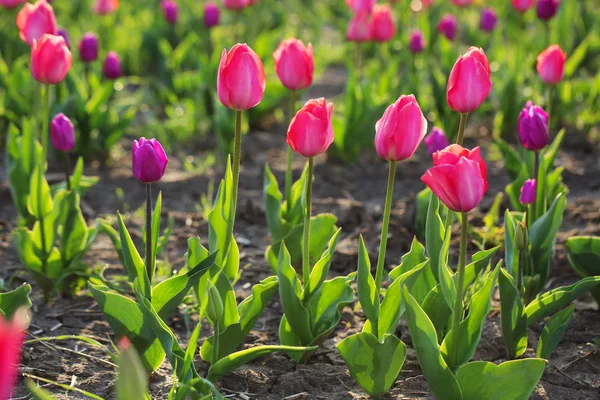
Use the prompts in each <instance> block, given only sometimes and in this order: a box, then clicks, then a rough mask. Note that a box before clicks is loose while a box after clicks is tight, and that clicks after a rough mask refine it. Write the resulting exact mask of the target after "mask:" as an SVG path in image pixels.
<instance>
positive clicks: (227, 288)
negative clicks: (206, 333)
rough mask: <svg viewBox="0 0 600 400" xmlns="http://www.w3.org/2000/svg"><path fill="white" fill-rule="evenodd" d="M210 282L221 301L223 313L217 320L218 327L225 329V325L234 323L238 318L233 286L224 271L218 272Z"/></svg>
mask: <svg viewBox="0 0 600 400" xmlns="http://www.w3.org/2000/svg"><path fill="white" fill-rule="evenodd" d="M212 282H213V284H214V286H215V287H216V288H217V290H218V291H219V294H220V295H221V301H222V303H223V315H222V318H221V321H220V322H219V327H220V329H225V327H226V326H229V325H232V324H235V323H236V322H238V321H239V319H240V314H239V313H238V309H237V299H236V297H235V292H234V290H233V286H232V284H231V282H230V281H229V278H228V277H227V276H226V275H225V274H224V273H219V274H218V275H217V277H216V280H215V279H213V280H212Z"/></svg>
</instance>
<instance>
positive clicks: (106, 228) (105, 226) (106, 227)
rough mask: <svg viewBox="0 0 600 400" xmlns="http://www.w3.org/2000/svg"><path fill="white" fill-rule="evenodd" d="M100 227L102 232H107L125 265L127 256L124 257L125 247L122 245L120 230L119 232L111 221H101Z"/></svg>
mask: <svg viewBox="0 0 600 400" xmlns="http://www.w3.org/2000/svg"><path fill="white" fill-rule="evenodd" d="M99 229H100V232H102V233H105V234H106V235H107V236H108V238H109V239H110V241H111V242H112V244H113V246H114V247H115V250H116V251H117V254H118V255H119V261H121V264H122V265H125V258H124V257H123V247H122V246H121V238H120V236H119V232H117V231H116V230H115V229H114V228H113V227H112V226H111V225H110V224H109V223H107V222H104V221H102V222H100V223H99ZM125 268H127V267H125Z"/></svg>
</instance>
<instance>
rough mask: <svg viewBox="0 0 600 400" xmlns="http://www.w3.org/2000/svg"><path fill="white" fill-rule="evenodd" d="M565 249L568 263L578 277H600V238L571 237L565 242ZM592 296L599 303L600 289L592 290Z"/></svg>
mask: <svg viewBox="0 0 600 400" xmlns="http://www.w3.org/2000/svg"><path fill="white" fill-rule="evenodd" d="M565 247H566V248H567V257H568V259H569V263H571V266H572V267H573V269H574V270H575V272H577V274H579V276H580V277H582V278H586V277H588V276H594V275H600V237H594V236H575V237H571V238H569V239H567V241H566V242H565ZM592 294H593V295H594V297H595V298H596V302H598V303H600V289H594V290H593V291H592Z"/></svg>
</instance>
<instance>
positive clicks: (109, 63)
mask: <svg viewBox="0 0 600 400" xmlns="http://www.w3.org/2000/svg"><path fill="white" fill-rule="evenodd" d="M102 73H103V74H104V77H105V78H107V79H117V78H119V77H120V76H121V60H120V59H119V56H118V55H117V53H115V52H114V51H109V52H108V54H107V55H106V59H105V60H104V64H103V65H102Z"/></svg>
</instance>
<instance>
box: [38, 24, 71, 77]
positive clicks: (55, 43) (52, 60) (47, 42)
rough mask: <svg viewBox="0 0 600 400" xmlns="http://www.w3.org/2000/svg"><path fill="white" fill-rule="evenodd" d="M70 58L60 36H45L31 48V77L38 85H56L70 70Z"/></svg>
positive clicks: (69, 53)
mask: <svg viewBox="0 0 600 400" xmlns="http://www.w3.org/2000/svg"><path fill="white" fill-rule="evenodd" d="M71 63H72V56H71V52H70V51H69V48H68V47H67V44H66V43H65V39H63V37H62V36H55V35H49V34H45V35H44V36H42V38H41V39H40V40H39V41H37V40H34V42H33V46H32V47H31V75H33V77H34V78H35V80H37V81H38V82H40V83H46V84H53V85H54V84H57V83H59V82H62V80H63V79H65V76H66V75H67V73H68V72H69V70H70V69H71Z"/></svg>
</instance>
